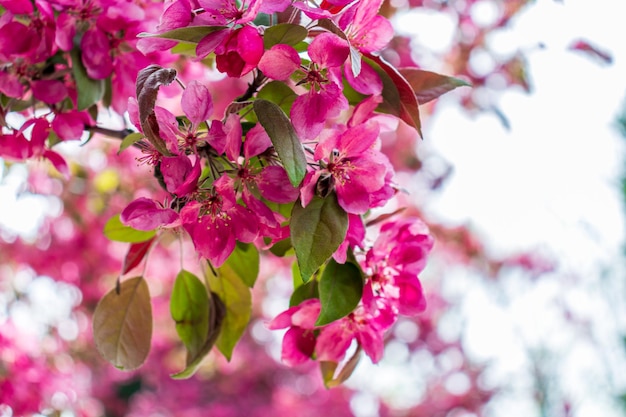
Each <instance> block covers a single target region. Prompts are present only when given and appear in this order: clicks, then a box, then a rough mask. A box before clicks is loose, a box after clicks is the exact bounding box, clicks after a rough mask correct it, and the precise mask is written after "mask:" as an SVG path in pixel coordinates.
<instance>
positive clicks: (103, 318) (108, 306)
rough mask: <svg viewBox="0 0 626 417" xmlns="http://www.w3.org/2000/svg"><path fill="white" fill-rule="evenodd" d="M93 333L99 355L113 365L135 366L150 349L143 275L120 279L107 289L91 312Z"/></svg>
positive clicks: (149, 308) (148, 309)
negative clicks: (119, 281) (121, 280)
mask: <svg viewBox="0 0 626 417" xmlns="http://www.w3.org/2000/svg"><path fill="white" fill-rule="evenodd" d="M93 334H94V339H95V342H96V347H97V348H98V351H99V352H100V354H101V355H102V356H103V357H104V358H105V359H106V360H108V361H109V362H111V363H112V364H113V365H114V366H115V367H117V368H119V369H123V370H132V369H136V368H138V367H139V366H141V364H143V363H144V361H145V360H146V358H147V357H148V353H149V352H150V342H151V339H152V305H151V304H150V292H149V291H148V285H147V284H146V281H145V280H144V279H143V277H135V278H131V279H129V280H126V281H123V282H122V283H121V285H120V287H119V292H117V291H116V290H115V289H113V290H111V291H109V292H108V293H107V294H106V295H105V296H104V297H103V298H102V299H101V300H100V302H99V303H98V305H97V306H96V310H95V311H94V315H93Z"/></svg>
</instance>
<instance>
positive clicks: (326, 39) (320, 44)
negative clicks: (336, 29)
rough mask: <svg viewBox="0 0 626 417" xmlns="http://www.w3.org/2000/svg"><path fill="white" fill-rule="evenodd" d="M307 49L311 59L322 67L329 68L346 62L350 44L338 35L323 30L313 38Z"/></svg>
mask: <svg viewBox="0 0 626 417" xmlns="http://www.w3.org/2000/svg"><path fill="white" fill-rule="evenodd" d="M308 51H309V56H310V57H311V61H313V62H315V63H316V64H318V65H319V66H321V67H322V68H331V67H338V66H341V65H343V63H344V62H346V59H348V56H349V55H350V46H349V45H348V42H346V41H345V40H344V39H341V38H340V37H339V36H337V35H335V34H333V33H328V32H324V33H322V34H320V35H317V36H316V37H315V39H313V41H312V42H311V45H309V50H308Z"/></svg>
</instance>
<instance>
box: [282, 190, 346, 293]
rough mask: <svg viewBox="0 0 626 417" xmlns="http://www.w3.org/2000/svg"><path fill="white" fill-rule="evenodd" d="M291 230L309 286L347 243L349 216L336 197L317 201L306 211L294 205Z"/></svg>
mask: <svg viewBox="0 0 626 417" xmlns="http://www.w3.org/2000/svg"><path fill="white" fill-rule="evenodd" d="M289 229H290V231H291V242H292V244H293V247H294V249H295V250H296V258H297V259H298V266H299V267H300V274H301V275H302V279H303V281H304V282H307V281H308V280H309V279H310V278H311V276H312V275H313V274H314V273H315V271H317V270H318V269H319V267H320V266H322V265H323V264H324V262H326V261H327V260H328V259H329V258H330V257H331V256H332V254H333V253H335V251H336V250H337V248H339V245H341V243H342V242H343V240H344V239H345V237H346V232H347V230H348V214H347V213H346V212H345V211H344V210H343V209H342V208H341V207H340V206H339V204H338V203H337V196H336V195H335V193H331V194H329V195H328V196H327V197H326V198H320V197H314V198H313V199H312V200H311V202H309V204H308V205H307V206H306V207H302V205H301V204H298V203H296V204H294V206H293V211H292V212H291V223H290V225H289Z"/></svg>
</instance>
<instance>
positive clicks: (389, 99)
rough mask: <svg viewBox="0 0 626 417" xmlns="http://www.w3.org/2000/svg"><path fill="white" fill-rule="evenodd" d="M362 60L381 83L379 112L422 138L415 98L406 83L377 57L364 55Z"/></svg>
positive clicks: (395, 70)
mask: <svg viewBox="0 0 626 417" xmlns="http://www.w3.org/2000/svg"><path fill="white" fill-rule="evenodd" d="M362 59H363V61H364V62H366V63H368V64H369V65H370V66H371V67H372V68H373V69H374V71H376V73H378V75H379V76H380V78H381V80H382V82H383V102H382V103H381V105H380V106H379V110H380V111H383V112H386V113H390V114H393V115H394V116H397V117H399V118H400V119H402V120H403V121H404V122H406V123H407V124H408V125H409V126H413V127H414V128H415V130H417V133H419V135H420V137H423V136H422V125H421V121H420V113H419V107H418V102H417V98H416V97H415V92H414V91H413V88H412V87H411V85H410V84H409V83H408V81H407V80H406V79H405V78H404V77H403V76H402V74H400V73H399V72H398V70H397V69H395V68H394V67H393V66H391V65H390V64H389V63H387V61H385V60H384V59H382V58H381V57H379V56H375V55H371V54H366V55H365V56H363V57H362Z"/></svg>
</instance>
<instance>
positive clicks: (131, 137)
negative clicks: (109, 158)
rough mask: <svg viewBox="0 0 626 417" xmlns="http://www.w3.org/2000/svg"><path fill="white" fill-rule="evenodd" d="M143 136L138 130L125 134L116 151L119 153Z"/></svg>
mask: <svg viewBox="0 0 626 417" xmlns="http://www.w3.org/2000/svg"><path fill="white" fill-rule="evenodd" d="M143 137H144V135H143V133H139V132H133V133H130V134H128V135H126V137H125V138H124V139H123V140H122V143H121V144H120V149H119V150H118V151H117V153H118V154H120V153H121V152H122V151H124V150H125V149H126V148H128V147H129V146H132V145H134V144H135V143H137V142H139V141H140V140H141V139H143Z"/></svg>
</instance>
